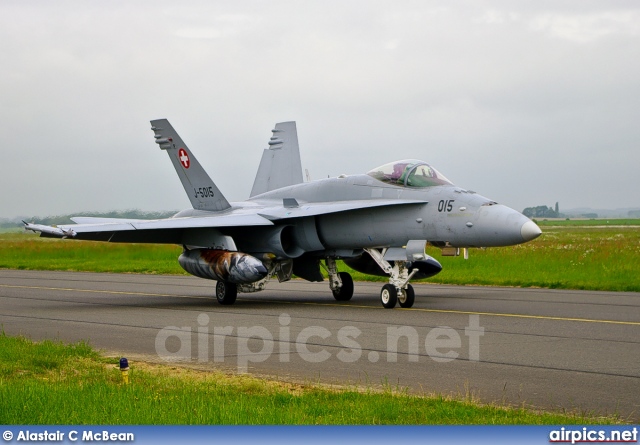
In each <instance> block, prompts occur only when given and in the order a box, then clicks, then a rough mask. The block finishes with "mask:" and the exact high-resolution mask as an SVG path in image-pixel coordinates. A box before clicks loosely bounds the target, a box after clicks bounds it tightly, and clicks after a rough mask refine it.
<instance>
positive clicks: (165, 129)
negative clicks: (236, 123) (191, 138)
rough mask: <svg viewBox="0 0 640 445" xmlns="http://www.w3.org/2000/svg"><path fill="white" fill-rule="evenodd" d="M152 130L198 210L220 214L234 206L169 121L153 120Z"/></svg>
mask: <svg viewBox="0 0 640 445" xmlns="http://www.w3.org/2000/svg"><path fill="white" fill-rule="evenodd" d="M151 129H152V130H153V132H154V133H155V138H156V144H158V145H160V148H161V149H163V150H165V151H166V152H167V153H168V154H169V158H170V159H171V162H172V163H173V167H174V168H175V169H176V173H178V177H180V181H182V186H183V187H184V191H185V192H186V193H187V196H188V197H189V200H190V201H191V205H192V206H193V208H194V209H198V210H210V211H218V210H225V209H228V208H230V207H231V205H230V204H229V201H227V200H226V199H225V197H224V196H222V193H221V192H220V190H219V189H218V187H216V185H215V184H214V183H213V181H212V180H211V178H210V177H209V175H208V174H207V172H206V171H204V169H203V168H202V166H201V165H200V163H199V162H198V160H197V159H196V157H195V156H194V155H193V153H191V150H189V148H188V147H187V146H186V144H185V143H184V141H183V140H182V138H180V136H178V133H176V131H175V130H174V129H173V127H172V126H171V124H170V123H169V121H168V120H166V119H158V120H153V121H151Z"/></svg>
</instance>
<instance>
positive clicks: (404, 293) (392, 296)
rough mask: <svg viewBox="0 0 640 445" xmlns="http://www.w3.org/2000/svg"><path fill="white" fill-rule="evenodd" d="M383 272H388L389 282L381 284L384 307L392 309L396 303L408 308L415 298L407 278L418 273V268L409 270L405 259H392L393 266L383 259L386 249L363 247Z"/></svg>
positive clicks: (381, 299) (381, 298) (381, 300)
mask: <svg viewBox="0 0 640 445" xmlns="http://www.w3.org/2000/svg"><path fill="white" fill-rule="evenodd" d="M364 250H365V251H366V252H367V253H368V254H369V255H371V258H373V259H374V261H375V262H376V263H378V266H380V268H381V269H382V270H384V271H385V273H388V274H389V283H388V284H385V285H384V286H382V290H381V291H380V302H381V303H382V306H384V307H385V308H386V309H393V308H394V307H396V304H400V307H402V308H410V307H411V306H413V303H414V302H415V299H416V294H415V292H414V290H413V286H411V285H410V284H409V280H411V278H412V277H413V276H414V275H415V274H416V273H418V269H414V270H412V271H411V272H409V269H408V268H407V261H402V260H394V261H393V266H392V265H391V264H390V263H389V262H388V261H387V260H385V259H384V254H385V251H386V249H382V250H378V249H364Z"/></svg>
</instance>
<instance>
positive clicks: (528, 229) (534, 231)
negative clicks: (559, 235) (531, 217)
mask: <svg viewBox="0 0 640 445" xmlns="http://www.w3.org/2000/svg"><path fill="white" fill-rule="evenodd" d="M541 233H542V230H540V227H538V225H537V224H536V223H534V222H533V221H527V222H526V223H524V224H523V225H522V228H521V229H520V234H521V235H522V239H523V240H525V242H526V241H531V240H532V239H536V238H537V237H539V236H540V234H541Z"/></svg>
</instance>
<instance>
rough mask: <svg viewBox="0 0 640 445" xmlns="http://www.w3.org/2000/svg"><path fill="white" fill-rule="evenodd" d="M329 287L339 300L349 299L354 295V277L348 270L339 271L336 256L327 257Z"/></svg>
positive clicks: (334, 296)
mask: <svg viewBox="0 0 640 445" xmlns="http://www.w3.org/2000/svg"><path fill="white" fill-rule="evenodd" d="M326 263H327V267H326V268H325V269H326V270H327V273H328V274H329V287H330V288H331V292H333V298H335V299H336V300H337V301H349V300H351V297H353V278H351V275H350V274H349V273H348V272H338V268H337V266H336V259H335V258H326Z"/></svg>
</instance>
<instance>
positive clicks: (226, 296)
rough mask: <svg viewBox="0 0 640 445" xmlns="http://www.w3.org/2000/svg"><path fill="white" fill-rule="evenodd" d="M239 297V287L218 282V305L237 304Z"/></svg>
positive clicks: (226, 282)
mask: <svg viewBox="0 0 640 445" xmlns="http://www.w3.org/2000/svg"><path fill="white" fill-rule="evenodd" d="M237 297H238V285H237V284H234V283H230V282H228V281H218V282H217V283H216V300H218V303H220V304H224V305H229V304H233V303H235V302H236V298H237Z"/></svg>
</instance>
